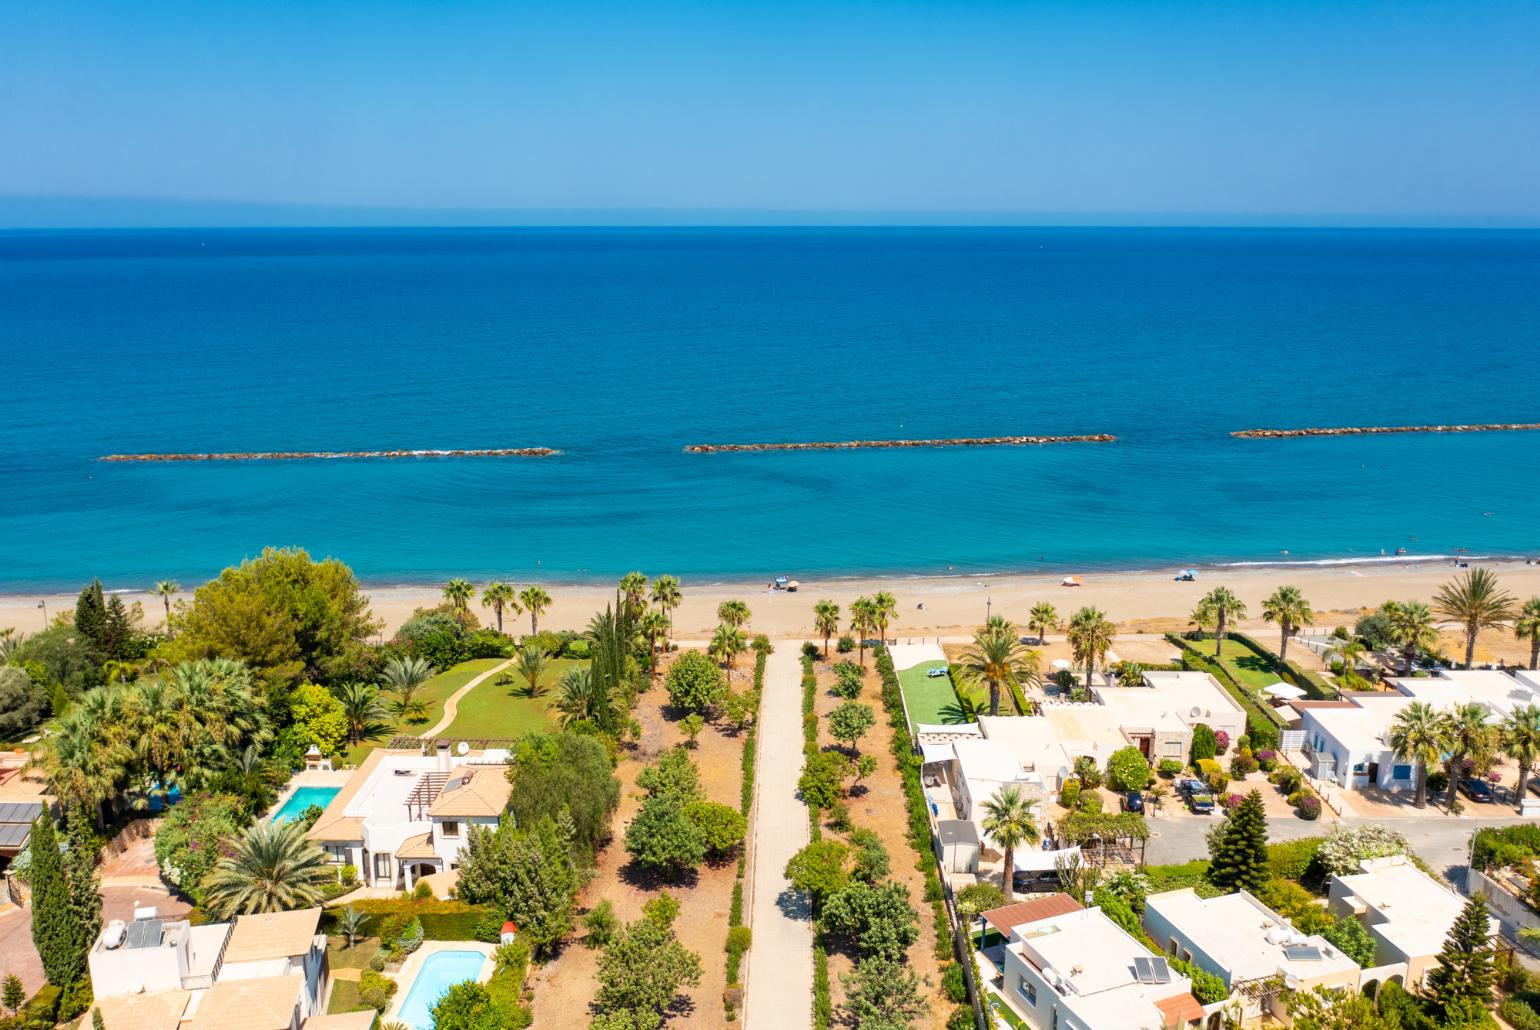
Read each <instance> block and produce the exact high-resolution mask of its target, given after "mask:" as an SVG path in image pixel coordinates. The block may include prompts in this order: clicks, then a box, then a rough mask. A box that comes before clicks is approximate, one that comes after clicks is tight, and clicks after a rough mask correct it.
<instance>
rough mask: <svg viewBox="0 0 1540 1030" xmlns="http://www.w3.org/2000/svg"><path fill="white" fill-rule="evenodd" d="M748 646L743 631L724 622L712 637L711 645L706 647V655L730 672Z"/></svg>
mask: <svg viewBox="0 0 1540 1030" xmlns="http://www.w3.org/2000/svg"><path fill="white" fill-rule="evenodd" d="M748 646H749V642H748V638H747V637H746V636H744V633H743V630H741V629H739V628H738V627H736V626H730V625H728V624H727V623H725V622H724V623H723V624H722V625H720V626H718V627H717V631H716V633H715V634H713V635H712V637H711V643H710V644H709V645H707V647H706V653H707V654H709V655H711V657H713V658H715V659H716V660H717V661H719V662H721V663H722V664H723V665H724V666H726V667H727V670H728V671H729V672H731V671H732V670H733V668H734V667H735V666H736V665H737V664H738V656H739V655H740V654H742V653H743V652H744V650H745V649H746V648H747V647H748Z"/></svg>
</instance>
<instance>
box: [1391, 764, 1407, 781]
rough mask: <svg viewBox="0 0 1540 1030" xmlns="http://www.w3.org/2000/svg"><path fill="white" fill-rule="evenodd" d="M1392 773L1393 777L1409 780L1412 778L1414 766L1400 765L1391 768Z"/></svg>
mask: <svg viewBox="0 0 1540 1030" xmlns="http://www.w3.org/2000/svg"><path fill="white" fill-rule="evenodd" d="M1390 775H1391V778H1393V779H1397V780H1409V779H1411V778H1412V767H1411V766H1409V765H1398V766H1396V767H1395V768H1394V769H1393V770H1391V773H1390Z"/></svg>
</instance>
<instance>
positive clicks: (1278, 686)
mask: <svg viewBox="0 0 1540 1030" xmlns="http://www.w3.org/2000/svg"><path fill="white" fill-rule="evenodd" d="M1262 693H1264V694H1266V695H1268V696H1269V697H1281V698H1283V699H1284V700H1286V701H1297V700H1299V699H1300V698H1302V697H1304V696H1305V695H1306V694H1307V693H1308V692H1307V691H1304V690H1301V689H1300V688H1299V687H1296V686H1293V685H1291V684H1288V683H1274V684H1273V685H1272V686H1270V687H1264V688H1262Z"/></svg>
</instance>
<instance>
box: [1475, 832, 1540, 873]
mask: <svg viewBox="0 0 1540 1030" xmlns="http://www.w3.org/2000/svg"><path fill="white" fill-rule="evenodd" d="M1534 855H1540V826H1537V825H1535V824H1533V823H1523V824H1521V825H1518V826H1504V827H1494V828H1490V829H1485V830H1479V831H1477V833H1476V841H1475V845H1474V848H1473V850H1472V853H1471V864H1472V865H1474V866H1475V867H1476V868H1477V869H1495V868H1499V867H1501V866H1507V865H1519V864H1520V863H1522V862H1523V861H1524V859H1526V858H1530V857H1532V856H1534Z"/></svg>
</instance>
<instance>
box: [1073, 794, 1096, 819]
mask: <svg viewBox="0 0 1540 1030" xmlns="http://www.w3.org/2000/svg"><path fill="white" fill-rule="evenodd" d="M1101 810H1102V796H1101V795H1100V794H1098V793H1097V792H1096V791H1094V790H1083V791H1081V792H1080V796H1079V797H1077V798H1076V799H1075V811H1077V812H1086V813H1090V814H1095V813H1098V812H1100V811H1101Z"/></svg>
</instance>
